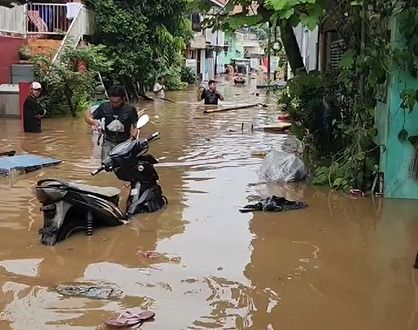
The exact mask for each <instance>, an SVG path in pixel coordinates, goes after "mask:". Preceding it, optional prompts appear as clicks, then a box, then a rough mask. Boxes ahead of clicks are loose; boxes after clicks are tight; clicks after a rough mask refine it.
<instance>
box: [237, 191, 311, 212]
mask: <svg viewBox="0 0 418 330" xmlns="http://www.w3.org/2000/svg"><path fill="white" fill-rule="evenodd" d="M307 207H308V204H306V203H305V202H293V201H288V200H287V199H286V198H283V197H277V196H274V195H273V196H271V197H268V198H264V199H262V200H261V201H259V202H258V203H255V204H249V205H246V206H244V207H243V208H241V209H240V210H239V211H240V212H243V213H244V212H253V211H265V212H282V211H291V210H299V209H304V208H307Z"/></svg>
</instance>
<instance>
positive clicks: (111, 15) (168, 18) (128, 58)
mask: <svg viewBox="0 0 418 330" xmlns="http://www.w3.org/2000/svg"><path fill="white" fill-rule="evenodd" d="M88 4H89V6H90V7H91V8H92V9H93V10H94V11H95V13H96V26H97V34H96V36H95V42H96V43H99V44H103V45H105V46H106V52H107V55H108V56H109V57H110V58H112V59H113V61H114V63H113V66H112V68H113V72H112V77H113V78H114V79H116V80H118V81H120V82H122V83H123V84H124V85H125V86H126V87H127V89H128V90H129V91H130V94H131V95H132V96H133V97H135V98H138V97H139V96H140V95H143V94H144V91H145V86H146V85H151V84H152V83H153V82H154V80H155V78H156V76H158V75H160V74H164V73H165V72H167V71H168V70H170V69H177V68H180V66H181V65H182V62H183V57H182V51H183V50H184V48H185V46H186V42H187V41H188V40H189V39H190V38H191V37H192V32H191V23H190V20H189V15H188V11H187V1H186V0H132V1H129V2H128V1H122V0H94V1H93V0H90V1H89V2H88ZM179 71H180V70H179Z"/></svg>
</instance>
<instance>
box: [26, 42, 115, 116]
mask: <svg viewBox="0 0 418 330" xmlns="http://www.w3.org/2000/svg"><path fill="white" fill-rule="evenodd" d="M104 53H105V52H104V46H89V47H83V48H75V49H74V48H72V47H67V48H65V49H64V52H63V54H62V55H61V58H60V61H56V62H54V63H52V62H51V60H50V59H49V58H48V57H45V56H37V57H35V58H33V59H32V63H33V64H34V74H35V79H36V80H37V81H40V82H41V84H42V86H43V87H44V89H45V92H46V94H45V96H44V97H43V98H42V101H41V102H42V105H43V107H44V108H45V109H46V110H47V113H48V115H49V116H59V115H66V114H68V113H71V115H72V116H76V114H77V113H78V112H82V111H84V110H86V108H87V107H88V105H89V103H90V101H91V96H92V94H93V90H94V87H95V84H94V83H95V81H96V80H97V79H96V78H97V76H96V75H97V72H107V71H109V69H110V66H111V64H112V63H111V62H110V61H108V60H107V58H106V57H105V56H104V55H103V54H104ZM79 62H83V63H84V64H85V65H86V68H87V70H86V71H84V72H79V70H78V68H77V66H78V65H77V64H78V63H79Z"/></svg>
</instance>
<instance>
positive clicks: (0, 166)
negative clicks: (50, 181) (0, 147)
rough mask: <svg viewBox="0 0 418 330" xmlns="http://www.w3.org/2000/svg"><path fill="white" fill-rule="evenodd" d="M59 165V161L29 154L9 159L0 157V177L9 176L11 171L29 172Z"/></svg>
mask: <svg viewBox="0 0 418 330" xmlns="http://www.w3.org/2000/svg"><path fill="white" fill-rule="evenodd" d="M59 163H61V161H60V160H57V159H52V158H48V157H42V156H37V155H31V154H24V155H17V156H11V157H7V156H4V157H0V176H8V175H10V173H11V171H12V170H18V171H24V172H30V171H34V170H37V169H40V168H41V167H45V166H52V165H57V164H59Z"/></svg>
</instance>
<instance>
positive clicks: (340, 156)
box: [281, 0, 418, 191]
mask: <svg viewBox="0 0 418 330" xmlns="http://www.w3.org/2000/svg"><path fill="white" fill-rule="evenodd" d="M363 1H366V3H365V6H366V8H367V9H368V10H367V11H364V10H362V5H363V3H362V2H361V3H360V2H357V1H348V0H346V1H344V2H343V3H341V4H340V6H339V7H338V10H337V11H334V12H333V18H334V19H335V20H336V22H335V25H336V26H337V27H338V29H339V31H338V32H339V34H340V36H342V37H343V39H344V43H345V45H346V47H347V48H346V52H345V54H344V56H343V57H342V60H341V61H340V67H339V69H338V70H337V71H336V72H331V73H329V74H327V75H324V74H322V75H321V76H315V77H312V76H308V77H296V78H295V80H294V81H293V82H292V83H290V85H289V94H288V95H285V96H284V97H282V98H281V102H283V103H285V104H286V105H287V107H286V108H287V111H288V112H289V113H290V114H291V117H292V118H293V121H294V130H295V132H296V133H297V135H298V137H299V138H301V139H302V140H303V141H304V143H305V146H306V148H305V158H306V159H307V160H308V161H309V162H310V164H311V165H312V166H313V167H314V169H315V179H314V183H316V184H328V185H329V186H330V187H332V188H335V189H345V190H346V189H349V188H353V187H354V188H359V189H362V190H363V191H368V190H369V189H370V188H371V185H372V182H373V179H374V178H375V176H376V174H377V173H378V170H379V169H378V156H379V147H380V146H377V145H376V144H375V143H374V139H375V136H376V133H377V129H376V128H375V127H374V116H375V111H376V110H375V109H376V104H377V101H378V99H379V98H381V96H380V90H382V89H385V88H386V87H385V83H386V80H387V76H388V73H389V72H391V73H392V74H393V73H395V72H397V71H400V70H406V71H407V72H409V73H410V74H411V76H412V77H414V74H415V70H416V68H417V58H416V56H415V54H414V52H413V49H414V47H415V45H416V42H417V41H416V37H417V35H416V32H417V31H418V26H417V23H416V15H417V14H418V12H417V9H416V8H413V7H410V6H408V4H407V3H405V2H400V1H392V2H389V1H384V0H363ZM394 15H397V17H398V19H399V20H400V22H401V24H400V25H401V26H400V32H401V34H402V35H403V37H404V39H405V40H406V42H407V44H406V46H405V47H403V48H402V47H401V48H397V47H399V45H396V47H393V45H392V44H391V43H390V39H389V38H390V37H389V33H388V28H389V21H390V20H391V19H392V17H393V16H394ZM362 21H365V22H366V24H364V25H363V27H364V30H363V31H361V26H362V24H361V23H362ZM362 32H363V33H362ZM417 94H418V92H417V91H416V90H414V89H411V88H406V89H405V90H403V91H401V92H400V96H401V99H402V104H401V108H402V109H404V110H405V111H412V110H413V109H414V107H415V106H416V102H417V99H418V98H417ZM405 140H406V138H405ZM411 143H412V142H411Z"/></svg>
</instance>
